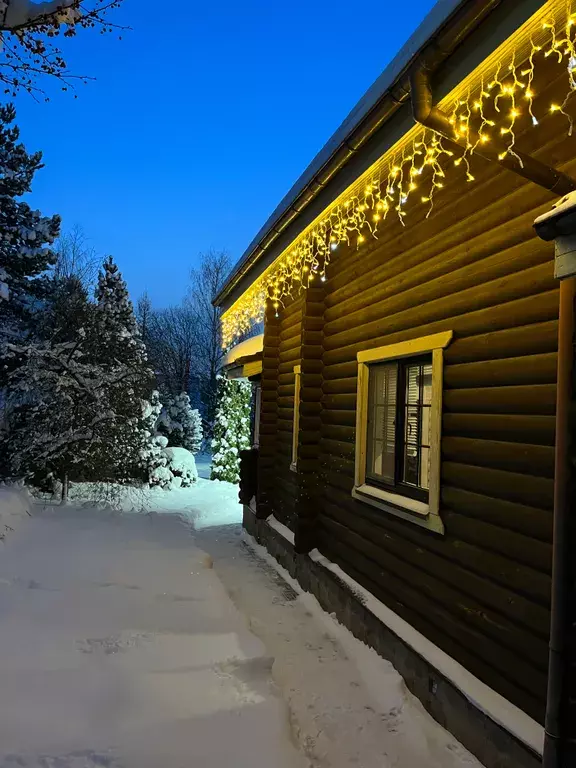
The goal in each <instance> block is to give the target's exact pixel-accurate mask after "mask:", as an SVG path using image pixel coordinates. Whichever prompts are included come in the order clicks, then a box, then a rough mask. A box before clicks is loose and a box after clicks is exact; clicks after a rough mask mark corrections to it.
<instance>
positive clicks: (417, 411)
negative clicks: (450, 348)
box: [403, 363, 432, 489]
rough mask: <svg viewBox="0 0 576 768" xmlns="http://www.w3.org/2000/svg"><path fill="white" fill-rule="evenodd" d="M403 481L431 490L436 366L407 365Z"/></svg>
mask: <svg viewBox="0 0 576 768" xmlns="http://www.w3.org/2000/svg"><path fill="white" fill-rule="evenodd" d="M405 397H406V403H405V408H404V456H403V462H404V471H403V481H404V482H405V483H407V484H409V485H413V486H416V487H418V488H424V489H427V488H428V474H429V473H428V464H429V453H430V451H429V445H430V406H431V402H432V365H431V364H429V363H427V364H425V365H408V366H406V393H405Z"/></svg>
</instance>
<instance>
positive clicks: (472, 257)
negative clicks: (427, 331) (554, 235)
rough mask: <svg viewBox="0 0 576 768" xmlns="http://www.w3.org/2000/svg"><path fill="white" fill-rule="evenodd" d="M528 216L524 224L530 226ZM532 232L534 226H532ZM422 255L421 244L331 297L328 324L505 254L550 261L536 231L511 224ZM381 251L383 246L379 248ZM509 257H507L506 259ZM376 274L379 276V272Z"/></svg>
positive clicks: (327, 317)
mask: <svg viewBox="0 0 576 768" xmlns="http://www.w3.org/2000/svg"><path fill="white" fill-rule="evenodd" d="M529 215H533V214H527V215H526V217H525V218H524V223H526V224H527V223H528V216H529ZM530 229H531V227H530ZM425 248H426V250H425V251H424V253H423V249H422V242H420V243H418V244H417V245H416V247H414V248H413V249H412V251H411V252H408V253H406V252H404V253H402V254H401V256H400V257H399V258H398V257H397V258H393V259H389V260H388V259H387V260H385V261H381V262H380V264H379V265H378V266H377V267H376V269H375V270H374V272H373V273H372V278H371V280H368V279H367V278H365V277H362V278H361V279H360V280H359V281H357V284H358V290H357V291H356V292H355V293H352V294H349V291H348V290H346V293H347V294H349V295H348V297H347V298H344V297H342V299H343V300H340V301H337V302H335V303H334V296H335V293H336V292H333V293H331V294H329V298H328V301H329V303H330V306H329V307H328V308H327V309H326V312H325V315H324V317H325V321H326V323H331V322H334V321H335V320H337V319H339V318H341V317H343V316H345V315H348V314H350V313H351V312H354V311H357V310H358V309H361V308H364V307H368V306H374V305H375V304H376V303H377V302H378V301H380V300H382V299H383V298H385V297H386V296H390V295H393V291H391V290H390V288H391V287H392V286H397V292H398V293H400V292H401V291H406V290H411V289H413V288H415V287H418V286H419V285H421V284H422V283H424V282H433V281H434V280H437V279H438V278H441V277H444V276H446V275H450V274H451V273H454V272H456V271H458V270H461V269H463V268H466V267H468V268H470V269H473V268H474V267H475V266H476V265H477V264H478V263H480V262H484V261H487V260H488V259H490V258H494V256H495V255H497V254H502V255H503V257H504V258H509V259H514V258H520V259H521V258H523V257H524V255H525V252H532V253H534V252H535V251H536V252H539V253H540V254H541V261H543V260H545V259H547V258H548V259H549V258H550V249H549V248H547V247H546V246H545V245H544V244H543V243H542V242H539V241H538V240H537V238H535V237H534V233H533V231H530V230H529V229H528V228H527V229H526V230H524V231H523V232H519V231H518V230H516V231H511V227H510V224H509V223H508V222H506V223H504V224H501V225H500V227H497V228H496V229H495V230H493V231H491V232H490V231H487V230H484V231H482V232H481V234H480V235H479V237H477V238H476V239H475V242H474V243H473V244H472V245H470V244H467V247H466V248H463V247H462V242H459V243H457V244H456V245H455V246H454V247H453V248H451V249H450V250H449V251H444V250H442V251H440V252H436V253H429V248H428V244H426V246H425ZM379 250H380V252H381V247H380V249H379ZM504 255H506V256H504ZM376 272H377V276H376V274H374V273H376Z"/></svg>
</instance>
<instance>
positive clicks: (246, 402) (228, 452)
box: [211, 376, 252, 483]
mask: <svg viewBox="0 0 576 768" xmlns="http://www.w3.org/2000/svg"><path fill="white" fill-rule="evenodd" d="M251 394H252V385H251V384H250V382H249V381H246V380H243V379H232V380H228V379H226V378H225V377H224V376H219V377H218V400H217V403H218V404H217V410H216V419H215V421H214V437H213V439H212V471H211V478H212V480H226V481H228V482H229V483H237V482H238V481H239V479H240V451H243V450H245V449H246V448H249V447H250V399H251Z"/></svg>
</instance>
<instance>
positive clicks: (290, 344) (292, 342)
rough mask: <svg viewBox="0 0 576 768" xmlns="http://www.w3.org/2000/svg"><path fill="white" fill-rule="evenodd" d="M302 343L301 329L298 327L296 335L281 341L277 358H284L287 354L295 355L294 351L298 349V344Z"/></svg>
mask: <svg viewBox="0 0 576 768" xmlns="http://www.w3.org/2000/svg"><path fill="white" fill-rule="evenodd" d="M301 343H302V333H301V328H300V327H298V328H297V331H296V333H295V334H294V335H293V336H290V337H289V338H287V339H286V340H285V341H281V342H280V344H279V345H278V353H279V356H280V357H282V356H284V357H286V356H287V354H288V353H292V354H295V350H297V349H298V348H299V347H300V344H301Z"/></svg>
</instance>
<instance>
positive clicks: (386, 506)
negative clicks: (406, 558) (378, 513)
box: [352, 331, 453, 533]
mask: <svg viewBox="0 0 576 768" xmlns="http://www.w3.org/2000/svg"><path fill="white" fill-rule="evenodd" d="M452 336H453V331H445V332H443V333H435V334H433V335H431V336H422V337H421V338H418V339H411V340H410V341H403V342H399V343H398V344H389V345H388V346H386V347H378V348H376V349H369V350H365V351H363V352H358V355H357V360H358V389H357V392H358V398H357V404H356V463H355V473H354V487H353V489H352V496H353V497H354V498H355V499H358V500H359V501H363V502H365V503H366V504H371V505H372V506H374V507H377V508H378V509H381V510H382V511H384V512H388V513H390V514H392V515H396V516H397V517H401V518H403V519H404V520H410V521H411V522H413V523H415V524H416V525H420V526H422V527H424V528H428V529H430V530H432V531H436V532H437V533H444V524H443V523H442V519H441V518H440V443H441V436H442V390H443V376H444V349H445V348H446V347H447V346H448V344H450V342H451V341H452ZM427 352H431V353H432V408H431V413H430V482H429V488H428V501H427V502H423V501H418V500H417V499H411V498H409V497H407V496H403V495H401V494H399V493H393V492H391V491H387V490H384V489H382V488H377V487H376V486H374V485H370V483H369V482H368V481H367V478H366V453H367V438H368V381H369V376H370V370H369V369H370V366H371V365H375V364H376V363H385V362H387V361H389V360H397V359H399V358H403V357H413V356H416V355H421V354H425V353H427Z"/></svg>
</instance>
